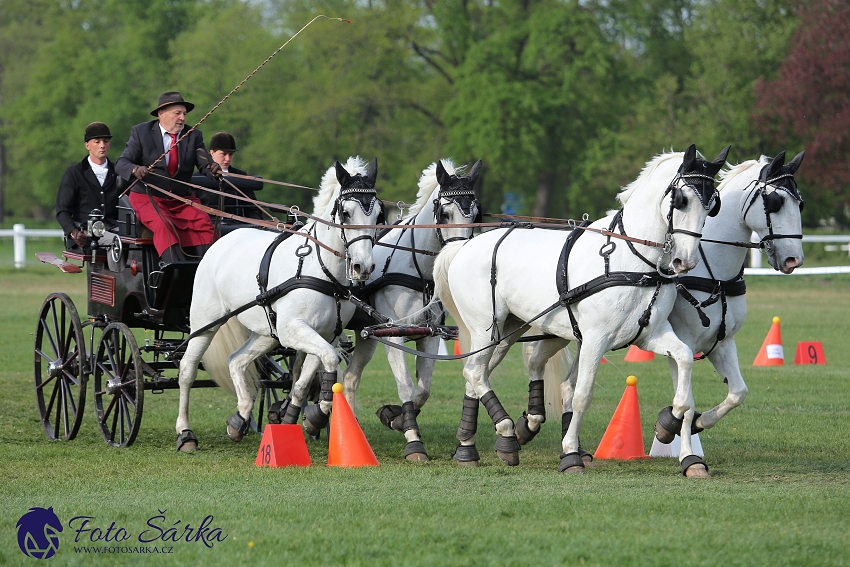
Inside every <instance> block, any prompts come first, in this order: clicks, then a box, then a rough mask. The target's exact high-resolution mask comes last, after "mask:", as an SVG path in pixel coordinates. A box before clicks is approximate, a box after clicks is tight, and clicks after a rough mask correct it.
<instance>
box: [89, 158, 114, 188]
mask: <svg viewBox="0 0 850 567" xmlns="http://www.w3.org/2000/svg"><path fill="white" fill-rule="evenodd" d="M89 165H90V166H91V171H92V173H94V176H95V177H97V180H98V181H99V182H100V186H101V187H103V184H104V183H106V174H107V173H108V172H109V162H108V161H104V162H103V165H100V164H97V163H95V162H93V161H92V159H91V156H89Z"/></svg>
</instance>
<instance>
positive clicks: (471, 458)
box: [452, 384, 481, 467]
mask: <svg viewBox="0 0 850 567" xmlns="http://www.w3.org/2000/svg"><path fill="white" fill-rule="evenodd" d="M477 431H478V398H477V397H475V390H474V388H472V386H470V385H469V384H467V385H466V394H465V395H464V396H463V410H462V411H461V414H460V425H458V428H457V440H458V445H457V447H455V450H454V451H453V452H452V458H453V459H454V460H455V461H457V464H459V465H463V466H467V467H477V466H478V461H479V460H480V458H481V457H480V456H479V455H478V447H476V446H475V434H476V433H477Z"/></svg>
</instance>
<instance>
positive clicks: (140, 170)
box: [133, 165, 148, 179]
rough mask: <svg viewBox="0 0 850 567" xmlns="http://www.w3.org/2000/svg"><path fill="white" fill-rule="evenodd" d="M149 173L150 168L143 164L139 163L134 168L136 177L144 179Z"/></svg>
mask: <svg viewBox="0 0 850 567" xmlns="http://www.w3.org/2000/svg"><path fill="white" fill-rule="evenodd" d="M147 175H148V168H146V167H145V166H143V165H137V166H136V167H134V168H133V177H135V178H136V179H144V178H145V177H147Z"/></svg>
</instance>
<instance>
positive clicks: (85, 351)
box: [35, 197, 295, 447]
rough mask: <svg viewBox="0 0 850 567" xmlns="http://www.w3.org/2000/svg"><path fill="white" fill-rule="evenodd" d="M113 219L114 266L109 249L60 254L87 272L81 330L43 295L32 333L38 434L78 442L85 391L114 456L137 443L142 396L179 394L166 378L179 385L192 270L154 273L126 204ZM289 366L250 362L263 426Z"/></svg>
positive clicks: (291, 354)
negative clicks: (140, 338) (145, 334)
mask: <svg viewBox="0 0 850 567" xmlns="http://www.w3.org/2000/svg"><path fill="white" fill-rule="evenodd" d="M118 215H119V218H118V219H117V221H118V223H117V224H118V236H119V238H120V241H121V247H120V257H119V258H118V259H117V261H116V260H115V257H114V256H113V257H112V258H111V259H108V257H107V255H108V254H115V250H113V249H110V250H105V249H102V248H101V249H97V248H96V249H94V250H93V251H92V252H91V254H85V255H84V254H78V253H73V252H65V253H64V257H65V258H66V259H68V260H76V261H79V262H83V263H84V264H86V267H87V288H88V315H89V317H88V318H87V320H85V321H84V322H82V323H81V320H80V317H79V315H78V313H77V310H76V308H75V307H74V305H73V302H72V301H71V299H70V297H68V296H67V295H65V294H62V293H54V294H50V295H49V296H48V297H47V299H46V300H45V302H44V305H43V306H42V311H41V314H40V317H39V324H38V328H37V329H36V341H35V387H36V397H37V402H38V408H39V413H40V416H41V421H42V425H43V427H44V430H45V432H46V433H47V436H48V437H49V438H51V439H65V440H70V439H73V438H74V437H75V436H76V434H77V430H78V428H79V425H80V421H81V418H82V414H83V403H84V401H85V398H86V395H85V394H86V389H87V383H88V382H90V381H91V382H93V383H94V392H93V393H94V405H95V409H96V410H97V422H98V425H99V427H100V429H101V433H102V434H103V437H104V439H105V440H106V442H107V443H108V444H110V445H113V446H116V447H126V446H129V445H131V444H132V443H133V442H134V441H135V439H136V435H137V434H138V430H139V426H140V424H141V417H142V408H143V403H144V392H145V391H146V390H148V391H152V392H153V393H155V394H156V393H160V392H162V391H164V390H170V389H177V388H178V387H179V384H178V380H177V378H176V377H167V376H166V374H169V375H174V376H176V372H177V369H178V363H179V361H180V358H181V354H182V350H180V348H179V347H180V345H182V344H183V342H184V340H185V339H186V337H187V335H188V334H189V331H190V328H189V310H190V306H191V303H192V289H193V287H194V280H195V274H196V272H197V269H198V264H199V262H197V261H187V262H174V263H170V264H161V263H160V258H159V255H158V254H157V252H156V249H155V248H154V245H153V233H152V232H151V231H150V230H149V229H148V228H146V227H145V226H144V225H142V224H141V222H139V221H138V220H137V219H136V214H135V211H133V208H132V207H131V206H130V204H129V199H127V198H126V197H123V198H121V199H120V201H119V205H118ZM116 250H117V249H116ZM133 329H144V330H149V331H154V336H153V340H150V339H145V341H144V343H142V344H139V343H138V342H137V340H136V338H135V336H134V332H133ZM96 331H99V336H97V333H96ZM86 335H88V336H87V337H86ZM50 337H62V340H61V341H51V340H50ZM86 338H88V339H89V341H90V344H89V345H88V348H87V347H86V344H85V342H86ZM51 348H52V349H53V350H51ZM54 350H55V351H56V352H53V351H54ZM294 360H295V351H293V350H292V349H286V348H283V347H278V348H277V349H276V350H274V351H272V352H270V353H268V354H266V355H264V356H263V357H261V358H260V359H258V360H257V362H256V364H257V368H258V370H259V373H260V377H261V380H260V386H261V387H260V390H259V393H258V395H259V398H258V401H259V408H258V411H259V413H258V416H259V419H258V421H259V425H260V426H261V425H262V422H263V415H262V414H263V408H264V407H265V408H267V409H268V410H269V418H270V419H271V418H272V416H273V415H275V416H277V414H274V413H273V412H276V411H277V409H275V408H278V407H279V406H280V404H281V397H280V396H279V393H282V394H284V395H285V394H286V393H288V392H289V390H291V388H292V371H293V365H294ZM201 369H203V365H201ZM90 378H93V379H92V380H90ZM215 385H216V384H215V383H214V382H213V381H212V380H196V381H195V382H194V384H193V388H197V387H211V386H215Z"/></svg>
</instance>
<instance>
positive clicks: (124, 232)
mask: <svg viewBox="0 0 850 567" xmlns="http://www.w3.org/2000/svg"><path fill="white" fill-rule="evenodd" d="M118 235H119V236H122V237H125V238H122V240H125V241H126V240H127V239H128V238H129V239H133V240H136V241H137V242H136V243H137V244H149V243H152V242H153V231H152V230H151V229H149V228H148V227H146V226H145V225H144V224H142V221H140V220H139V219H137V218H136V211H134V210H133V207H132V206H131V205H130V198H129V197H128V196H127V195H124V196H123V197H121V198H120V199H118ZM138 240H145V241H148V242H138Z"/></svg>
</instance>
